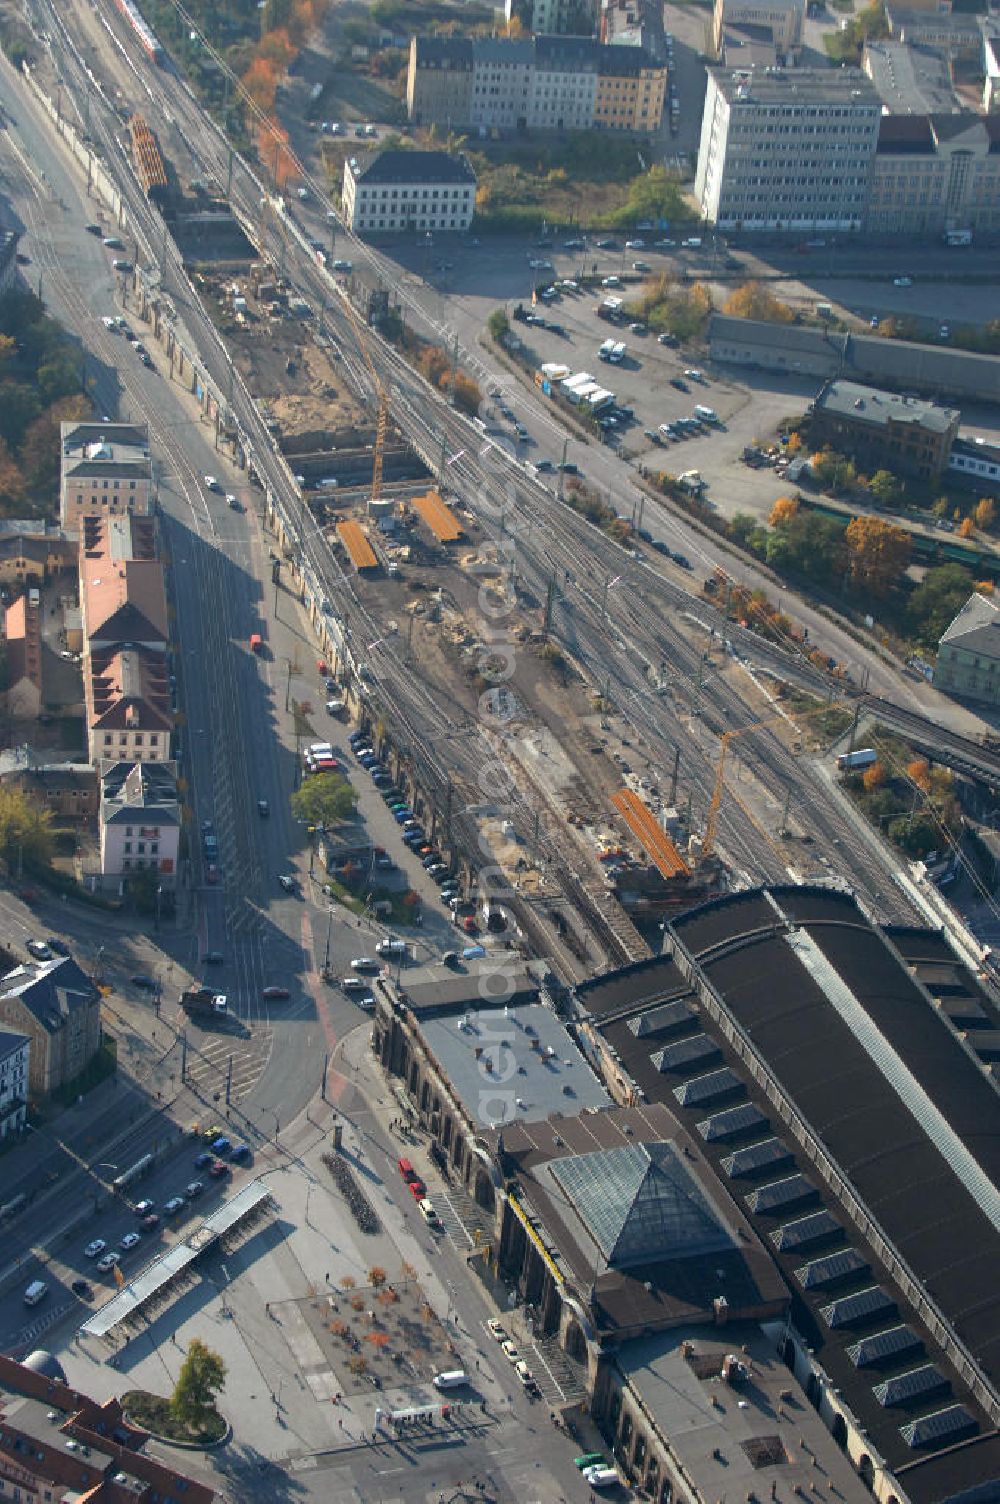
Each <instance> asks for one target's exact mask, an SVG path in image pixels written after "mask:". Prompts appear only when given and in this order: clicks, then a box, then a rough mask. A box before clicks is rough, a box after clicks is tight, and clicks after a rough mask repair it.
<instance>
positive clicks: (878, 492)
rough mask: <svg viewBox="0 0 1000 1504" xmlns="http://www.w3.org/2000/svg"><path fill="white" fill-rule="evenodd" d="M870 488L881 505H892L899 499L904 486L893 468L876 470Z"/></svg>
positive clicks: (869, 484)
mask: <svg viewBox="0 0 1000 1504" xmlns="http://www.w3.org/2000/svg"><path fill="white" fill-rule="evenodd" d="M868 489H869V491H870V492H871V493H872V495H873V496H874V498H875V500H876V501H877V502H879V504H880V505H881V506H884V507H891V506H893V505H894V504H895V503H896V502H897V501H898V500H899V498H900V492H901V490H902V487H901V486H900V484H899V481H898V480H897V479H896V477H895V476H894V475H893V473H892V471H891V470H876V471H875V474H874V475H873V476H872V478H871V480H870V481H869V482H868Z"/></svg>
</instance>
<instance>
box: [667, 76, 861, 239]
mask: <svg viewBox="0 0 1000 1504" xmlns="http://www.w3.org/2000/svg"><path fill="white" fill-rule="evenodd" d="M880 116H881V102H880V100H879V97H878V94H877V93H876V91H875V89H874V88H873V86H872V84H871V82H870V81H869V80H868V79H867V78H865V76H864V74H863V73H861V72H860V70H858V69H856V68H840V69H832V68H831V69H820V68H797V69H789V68H779V69H773V70H769V71H765V72H764V73H761V72H759V71H756V70H755V71H752V72H731V71H729V70H728V69H725V68H709V69H708V88H707V92H706V96H705V112H704V115H703V118H702V128H701V143H700V147H699V151H698V169H697V174H696V177H695V197H696V198H697V201H698V205H699V208H700V212H701V216H702V218H703V219H705V220H707V221H708V222H710V223H712V224H716V225H718V226H719V227H720V228H721V229H742V230H766V231H779V232H780V231H783V230H787V231H791V232H794V233H796V234H801V233H803V232H804V233H810V232H813V231H840V232H844V231H850V230H860V229H861V228H862V225H863V223H864V219H865V214H866V208H867V203H868V193H869V184H870V181H871V175H872V165H873V159H874V156H875V151H876V147H877V144H878V134H879V120H880Z"/></svg>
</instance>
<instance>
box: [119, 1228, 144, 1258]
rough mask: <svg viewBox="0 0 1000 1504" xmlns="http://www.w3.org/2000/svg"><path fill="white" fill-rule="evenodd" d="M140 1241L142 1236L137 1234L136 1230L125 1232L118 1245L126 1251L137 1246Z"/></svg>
mask: <svg viewBox="0 0 1000 1504" xmlns="http://www.w3.org/2000/svg"><path fill="white" fill-rule="evenodd" d="M141 1242H142V1238H141V1237H140V1236H139V1234H138V1233H137V1232H127V1233H126V1234H125V1236H124V1237H123V1238H122V1240H121V1242H120V1243H119V1245H118V1246H119V1248H121V1249H122V1250H123V1251H124V1252H125V1253H128V1252H129V1251H130V1250H131V1249H133V1248H138V1246H139V1244H140V1243H141Z"/></svg>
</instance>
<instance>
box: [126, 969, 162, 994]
mask: <svg viewBox="0 0 1000 1504" xmlns="http://www.w3.org/2000/svg"><path fill="white" fill-rule="evenodd" d="M131 982H132V986H133V987H138V988H139V991H140V992H156V991H157V990H158V987H159V983H158V982H157V980H156V978H155V977H148V976H147V975H146V973H145V972H144V971H140V972H138V973H137V974H136V975H135V976H134V977H132V978H131Z"/></svg>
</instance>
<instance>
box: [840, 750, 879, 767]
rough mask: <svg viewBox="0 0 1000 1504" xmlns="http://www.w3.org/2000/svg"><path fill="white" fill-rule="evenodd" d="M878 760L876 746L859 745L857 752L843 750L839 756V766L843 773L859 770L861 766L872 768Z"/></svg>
mask: <svg viewBox="0 0 1000 1504" xmlns="http://www.w3.org/2000/svg"><path fill="white" fill-rule="evenodd" d="M877 762H878V753H877V752H876V751H875V748H874V747H859V748H858V750H857V752H841V754H840V756H839V757H838V758H837V767H838V769H839V771H840V772H841V773H851V772H854V773H856V772H858V770H859V769H861V768H870V767H872V766H873V765H874V764H875V763H877Z"/></svg>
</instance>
